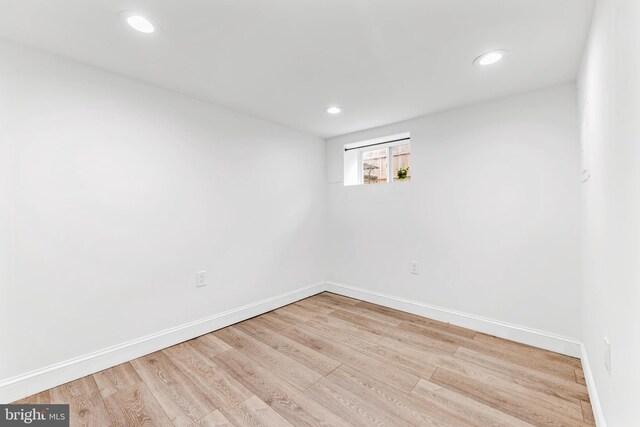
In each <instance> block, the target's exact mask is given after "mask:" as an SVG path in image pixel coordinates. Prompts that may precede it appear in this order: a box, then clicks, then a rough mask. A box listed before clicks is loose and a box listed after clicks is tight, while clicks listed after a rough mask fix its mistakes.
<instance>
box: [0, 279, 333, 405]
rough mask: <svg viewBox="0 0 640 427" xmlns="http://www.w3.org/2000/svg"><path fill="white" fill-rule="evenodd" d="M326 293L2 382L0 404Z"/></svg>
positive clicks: (229, 315)
mask: <svg viewBox="0 0 640 427" xmlns="http://www.w3.org/2000/svg"><path fill="white" fill-rule="evenodd" d="M324 290H325V284H324V282H321V283H316V284H314V285H311V286H307V287H305V288H300V289H297V290H294V291H291V292H287V293H285V294H281V295H278V296H275V297H272V298H267V299H264V300H262V301H258V302H255V303H252V304H247V305H243V306H241V307H238V308H235V309H232V310H228V311H225V312H222V313H218V314H215V315H213V316H209V317H205V318H204V319H200V320H196V321H194V322H190V323H185V324H184V325H180V326H176V327H174V328H170V329H166V330H164V331H160V332H156V333H153V334H150V335H147V336H145V337H141V338H138V339H135V340H131V341H128V342H125V343H122V344H119V345H115V346H113V347H109V348H105V349H102V350H99V351H96V352H93V353H89V354H85V355H84V356H80V357H76V358H73V359H69V360H66V361H64V362H60V363H56V364H54V365H51V366H48V367H45V368H42V369H38V370H35V371H32V372H29V373H26V374H22V375H18V376H15V377H12V378H8V379H5V380H3V381H0V403H8V402H13V401H16V400H18V399H22V398H23V397H26V396H30V395H32V394H34V393H38V392H40V391H42V390H47V389H49V388H51V387H55V386H58V385H60V384H64V383H66V382H69V381H73V380H75V379H78V378H82V377H84V376H86V375H90V374H93V373H96V372H99V371H102V370H103V369H107V368H110V367H112V366H115V365H118V364H120V363H124V362H127V361H129V360H133V359H135V358H137V357H140V356H144V355H145V354H149V353H153V352H155V351H158V350H162V349H163V348H167V347H170V346H172V345H175V344H178V343H181V342H183V341H187V340H190V339H192V338H195V337H198V336H200V335H204V334H206V333H209V332H212V331H215V330H217V329H220V328H224V327H227V326H229V325H233V324H234V323H238V322H241V321H243V320H247V319H250V318H252V317H254V316H258V315H260V314H263V313H266V312H268V311H271V310H275V309H276V308H279V307H283V306H285V305H287V304H291V303H293V302H296V301H299V300H301V299H304V298H307V297H310V296H312V295H315V294H318V293H320V292H323V291H324Z"/></svg>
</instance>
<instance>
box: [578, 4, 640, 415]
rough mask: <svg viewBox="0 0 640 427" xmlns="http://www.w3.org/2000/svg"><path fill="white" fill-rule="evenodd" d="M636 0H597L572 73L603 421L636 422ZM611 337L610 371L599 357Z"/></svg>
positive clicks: (639, 379)
mask: <svg viewBox="0 0 640 427" xmlns="http://www.w3.org/2000/svg"><path fill="white" fill-rule="evenodd" d="M639 46H640V2H638V1H637V0H599V1H598V4H597V8H596V12H595V15H594V21H593V25H592V28H591V34H590V39H589V43H588V45H587V49H586V53H585V57H584V60H583V64H582V70H581V74H580V79H579V93H580V105H581V111H582V112H583V144H584V146H585V147H586V150H587V153H588V164H587V167H588V169H589V173H590V175H591V177H590V179H589V181H587V183H586V184H584V186H583V191H584V196H585V206H586V219H585V254H584V257H585V262H584V265H585V272H584V273H585V274H584V283H585V286H584V292H583V294H584V295H583V299H584V306H583V311H582V322H583V337H584V344H585V348H586V352H587V355H588V359H589V364H590V367H591V372H592V374H593V378H594V380H595V385H596V388H597V393H598V397H599V400H600V404H601V407H602V409H603V414H604V416H605V417H606V421H607V424H608V425H609V426H616V427H617V426H621V427H626V426H637V425H640V398H639V397H638V396H639V394H638V385H639V384H640V369H639V368H638V361H640V262H639V261H640V259H639V257H640V248H639V237H640V235H639V233H640V194H639V184H638V183H639V182H640V170H639V169H640V56H639V55H638V52H639V50H638V49H639ZM604 337H607V338H608V339H609V341H610V343H611V374H610V375H609V373H608V372H607V370H606V369H605V364H604V345H603V340H604Z"/></svg>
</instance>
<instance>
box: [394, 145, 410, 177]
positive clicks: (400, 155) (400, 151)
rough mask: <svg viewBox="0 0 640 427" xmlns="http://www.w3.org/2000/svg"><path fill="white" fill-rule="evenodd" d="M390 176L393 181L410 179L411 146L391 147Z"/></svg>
mask: <svg viewBox="0 0 640 427" xmlns="http://www.w3.org/2000/svg"><path fill="white" fill-rule="evenodd" d="M391 159H392V160H391V166H392V170H391V176H392V177H393V180H394V181H409V180H410V179H411V144H404V145H397V146H395V147H391Z"/></svg>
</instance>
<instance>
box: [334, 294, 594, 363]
mask: <svg viewBox="0 0 640 427" xmlns="http://www.w3.org/2000/svg"><path fill="white" fill-rule="evenodd" d="M326 290H327V291H329V292H334V293H336V294H340V295H344V296H347V297H352V298H356V299H360V300H363V301H367V302H370V303H373V304H379V305H383V306H385V307H389V308H394V309H396V310H401V311H406V312H408V313H412V314H416V315H418V316H423V317H428V318H430V319H434V320H439V321H441V322H447V323H451V324H453V325H457V326H462V327H465V328H469V329H473V330H475V331H479V332H483V333H485V334H490V335H494V336H496V337H500V338H504V339H508V340H512V341H516V342H519V343H523V344H528V345H532V346H534V347H539V348H544V349H546V350H550V351H554V352H556V353H561V354H566V355H568V356H572V357H581V355H582V352H581V347H580V345H581V343H580V341H578V340H576V339H573V338H568V337H563V336H561V335H557V334H553V333H550V332H545V331H539V330H537V329H532V328H527V327H525V326H520V325H514V324H511V323H507V322H502V321H500V320H494V319H489V318H486V317H481V316H476V315H474V314H469V313H463V312H459V311H455V310H450V309H448V308H443V307H437V306H433V305H429V304H424V303H421V302H418V301H412V300H408V299H405V298H399V297H395V296H391V295H385V294H381V293H378V292H372V291H369V290H366V289H361V288H356V287H353V286H349V285H345V284H342V283H335V282H328V283H327V286H326Z"/></svg>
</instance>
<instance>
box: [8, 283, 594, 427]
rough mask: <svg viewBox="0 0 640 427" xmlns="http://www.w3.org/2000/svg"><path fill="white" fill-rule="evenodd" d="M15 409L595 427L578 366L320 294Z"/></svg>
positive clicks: (83, 419) (241, 421)
mask: <svg viewBox="0 0 640 427" xmlns="http://www.w3.org/2000/svg"><path fill="white" fill-rule="evenodd" d="M16 403H69V404H70V405H71V425H74V426H80V425H82V426H109V425H114V426H191V425H199V426H267V427H271V426H372V425H375V426H509V427H513V426H516V427H517V426H593V425H594V421H593V414H592V410H591V404H590V402H589V395H588V394H587V388H586V385H585V381H584V374H583V371H582V366H581V364H580V361H579V360H578V359H575V358H571V357H568V356H564V355H561V354H557V353H553V352H550V351H546V350H541V349H538V348H534V347H530V346H527V345H523V344H519V343H515V342H512V341H507V340H503V339H500V338H496V337H492V336H489V335H485V334H482V333H479V332H475V331H472V330H469V329H465V328H461V327H458V326H454V325H450V324H447V323H441V322H437V321H435V320H431V319H426V318H423V317H419V316H415V315H413V314H408V313H404V312H401V311H396V310H392V309H389V308H386V307H381V306H377V305H374V304H370V303H366V302H363V301H358V300H355V299H351V298H346V297H343V296H340V295H335V294H331V293H326V292H325V293H322V294H319V295H316V296H313V297H311V298H307V299H305V300H302V301H299V302H297V303H295V304H291V305H288V306H286V307H283V308H280V309H278V310H275V311H272V312H270V313H266V314H263V315H261V316H258V317H255V318H253V319H249V320H247V321H244V322H241V323H238V324H236V325H233V326H230V327H228V328H224V329H221V330H218V331H216V332H213V333H211V334H207V335H203V336H201V337H198V338H196V339H193V340H191V341H187V342H184V343H181V344H178V345H176V346H173V347H170V348H167V349H164V350H162V351H159V352H156V353H153V354H149V355H147V356H144V357H140V358H138V359H135V360H133V361H131V362H128V363H123V364H122V365H118V366H115V367H113V368H110V369H107V370H105V371H102V372H98V373H96V374H94V375H90V376H87V377H84V378H81V379H79V380H76V381H72V382H70V383H67V384H64V385H61V386H58V387H55V388H53V389H50V390H46V391H43V392H41V393H38V394H36V395H33V396H30V397H28V398H26V399H23V400H21V401H20V402H16Z"/></svg>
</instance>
